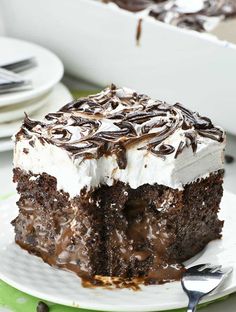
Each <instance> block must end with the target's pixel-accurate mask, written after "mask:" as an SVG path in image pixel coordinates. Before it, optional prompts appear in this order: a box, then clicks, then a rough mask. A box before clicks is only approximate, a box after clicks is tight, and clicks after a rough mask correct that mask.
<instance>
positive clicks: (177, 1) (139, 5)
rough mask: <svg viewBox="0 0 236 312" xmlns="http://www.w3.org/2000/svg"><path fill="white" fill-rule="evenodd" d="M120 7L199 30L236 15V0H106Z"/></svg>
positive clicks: (207, 28) (209, 29) (214, 25)
mask: <svg viewBox="0 0 236 312" xmlns="http://www.w3.org/2000/svg"><path fill="white" fill-rule="evenodd" d="M103 2H114V3H116V4H117V5H118V6H119V7H121V8H123V9H126V10H129V11H133V12H140V11H142V10H143V12H146V15H150V16H152V17H154V18H156V19H158V20H160V21H162V22H165V23H167V24H172V25H175V26H178V27H182V28H188V29H194V30H197V31H208V32H209V31H212V30H213V29H214V28H215V27H216V26H217V25H218V24H219V23H220V22H221V21H222V20H224V19H227V18H229V17H232V16H235V15H236V0H108V1H107V0H105V1H103Z"/></svg>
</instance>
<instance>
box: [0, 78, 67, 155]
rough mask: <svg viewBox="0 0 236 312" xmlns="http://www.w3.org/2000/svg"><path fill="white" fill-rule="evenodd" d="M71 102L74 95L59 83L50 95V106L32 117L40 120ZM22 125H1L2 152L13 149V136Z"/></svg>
mask: <svg viewBox="0 0 236 312" xmlns="http://www.w3.org/2000/svg"><path fill="white" fill-rule="evenodd" d="M71 100H72V95H71V93H70V91H69V90H68V89H67V88H66V87H65V86H64V85H63V84H62V83H58V84H57V85H56V86H55V87H54V88H53V90H52V92H51V93H50V94H49V98H48V105H44V106H43V107H42V108H41V109H39V110H38V111H37V112H36V113H35V114H33V115H31V118H33V119H37V120H40V119H42V118H43V117H44V116H45V115H46V114H47V113H48V112H55V111H57V110H58V109H59V108H61V107H62V106H63V105H65V104H66V103H68V102H70V101H71ZM26 113H27V110H26ZM21 124H22V121H21V120H17V121H14V122H9V123H3V124H0V152H3V151H7V150H11V149H12V148H13V142H12V141H11V136H12V135H13V134H14V133H16V131H17V130H18V129H19V128H20V126H21Z"/></svg>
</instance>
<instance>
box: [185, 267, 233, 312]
mask: <svg viewBox="0 0 236 312" xmlns="http://www.w3.org/2000/svg"><path fill="white" fill-rule="evenodd" d="M232 270H233V269H232V268H231V267H229V268H225V269H222V267H221V265H212V264H199V265H195V266H193V267H191V268H189V269H187V270H186V272H185V273H184V274H183V277H182V279H181V284H182V287H183V289H184V291H185V292H186V294H187V295H188V298H189V304H188V308H187V312H195V311H196V308H197V304H198V303H199V301H200V300H201V299H202V297H204V296H206V295H208V294H209V293H211V292H212V291H213V290H215V289H216V288H217V287H218V286H219V285H220V284H221V283H222V281H223V280H224V279H225V277H227V276H228V275H229V274H230V273H231V272H232Z"/></svg>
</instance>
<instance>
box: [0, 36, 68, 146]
mask: <svg viewBox="0 0 236 312" xmlns="http://www.w3.org/2000/svg"><path fill="white" fill-rule="evenodd" d="M0 46H1V49H0V66H1V65H3V63H8V62H14V61H15V60H16V59H20V58H24V57H26V56H29V57H35V59H36V62H37V66H36V67H34V68H31V69H29V70H27V71H24V72H22V73H20V75H23V76H24V78H26V79H29V80H31V81H32V85H33V88H32V90H27V91H21V92H13V93H6V94H0V151H6V150H10V149H11V148H12V147H13V143H12V140H11V136H12V135H13V134H14V133H15V132H16V131H17V130H18V129H19V127H20V125H21V123H22V120H23V118H24V114H25V113H26V114H27V115H29V116H30V117H31V118H33V119H42V118H43V116H44V115H45V114H47V113H48V112H50V111H56V110H58V109H59V108H60V107H61V106H63V105H64V104H65V103H66V102H68V101H70V100H71V98H72V97H71V94H70V92H69V90H68V89H67V88H66V87H65V86H64V85H62V84H61V83H59V81H60V80H61V78H62V75H63V71H64V70H63V64H62V62H61V61H60V60H59V58H58V57H57V56H56V55H55V54H53V53H52V52H50V51H48V50H46V49H44V48H42V47H40V46H38V45H35V44H32V43H28V42H25V41H21V40H16V39H12V38H7V37H0ZM1 63H2V64H1Z"/></svg>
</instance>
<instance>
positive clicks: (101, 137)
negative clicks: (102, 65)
mask: <svg viewBox="0 0 236 312" xmlns="http://www.w3.org/2000/svg"><path fill="white" fill-rule="evenodd" d="M20 135H23V136H27V138H30V139H31V142H33V136H37V137H38V138H39V139H40V140H41V142H42V144H44V145H45V144H46V143H48V144H55V145H57V146H59V147H61V148H64V149H65V150H66V151H67V152H68V153H69V154H70V155H71V157H73V158H74V159H78V158H82V159H86V158H100V157H103V156H104V157H106V156H109V155H114V157H115V158H116V161H117V164H118V167H119V168H120V169H125V168H126V166H127V156H126V152H127V150H128V149H129V148H135V149H137V150H140V151H147V153H151V154H153V155H155V156H156V157H160V158H162V159H165V158H166V157H172V158H173V159H176V158H177V157H179V155H181V154H182V152H183V150H184V149H185V148H190V149H191V150H192V152H193V153H196V152H197V150H198V144H201V143H202V141H203V140H213V141H216V142H219V143H221V142H223V141H224V137H225V135H224V132H223V131H222V130H221V129H220V128H217V127H215V126H214V125H213V124H212V122H211V120H210V119H209V118H207V117H202V116H200V115H199V114H198V113H196V112H192V111H190V110H188V109H187V108H185V107H184V106H182V105H181V104H179V103H176V104H175V105H169V104H167V103H165V102H161V101H158V100H152V99H151V98H149V97H148V96H147V95H144V94H137V93H136V92H133V91H132V90H130V89H126V88H116V87H115V86H114V85H112V86H111V87H110V88H106V89H105V90H103V91H102V92H100V93H98V94H96V95H91V96H88V97H87V98H83V99H79V100H77V101H73V102H71V103H69V104H67V105H65V106H64V107H63V108H62V109H60V111H58V112H56V113H50V114H48V115H47V116H46V117H45V122H38V121H33V120H30V119H29V118H28V116H27V115H26V117H25V120H24V123H23V125H22V128H21V131H20V132H19V133H18V136H20ZM30 136H31V137H30ZM32 146H33V145H32Z"/></svg>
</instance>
